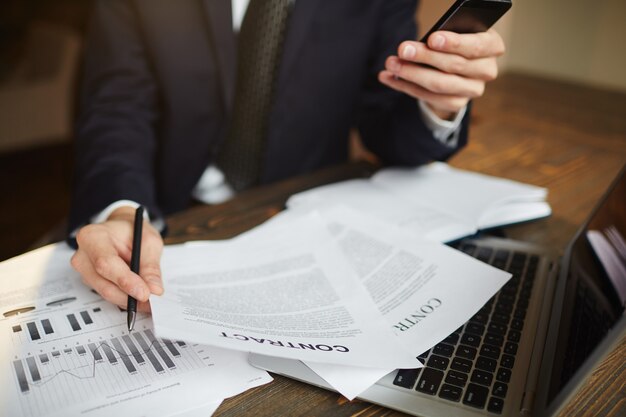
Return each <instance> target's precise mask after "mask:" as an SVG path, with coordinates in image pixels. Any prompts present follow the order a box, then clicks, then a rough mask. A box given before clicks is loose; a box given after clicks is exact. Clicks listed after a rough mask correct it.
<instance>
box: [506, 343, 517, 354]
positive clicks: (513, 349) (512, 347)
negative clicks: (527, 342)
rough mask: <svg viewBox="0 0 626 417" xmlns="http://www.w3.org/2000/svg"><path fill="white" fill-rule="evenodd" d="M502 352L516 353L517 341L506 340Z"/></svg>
mask: <svg viewBox="0 0 626 417" xmlns="http://www.w3.org/2000/svg"><path fill="white" fill-rule="evenodd" d="M504 353H507V354H509V355H515V354H516V353H517V343H513V342H506V344H505V345H504Z"/></svg>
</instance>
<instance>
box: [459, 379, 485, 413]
mask: <svg viewBox="0 0 626 417" xmlns="http://www.w3.org/2000/svg"><path fill="white" fill-rule="evenodd" d="M487 395H489V389H488V388H487V387H483V386H480V385H476V384H469V385H468V386H467V389H466V390H465V397H464V398H463V404H467V405H469V406H472V407H476V408H485V403H486V402H487Z"/></svg>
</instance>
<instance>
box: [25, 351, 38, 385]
mask: <svg viewBox="0 0 626 417" xmlns="http://www.w3.org/2000/svg"><path fill="white" fill-rule="evenodd" d="M26 364H27V365H28V370H29V371H30V376H31V377H32V378H33V382H37V381H41V374H39V368H37V362H35V358H33V357H32V356H29V357H28V358H26Z"/></svg>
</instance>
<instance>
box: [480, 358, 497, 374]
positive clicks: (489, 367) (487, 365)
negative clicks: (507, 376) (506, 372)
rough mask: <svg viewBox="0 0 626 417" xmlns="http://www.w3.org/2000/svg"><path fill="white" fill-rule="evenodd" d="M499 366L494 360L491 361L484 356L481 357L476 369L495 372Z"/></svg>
mask: <svg viewBox="0 0 626 417" xmlns="http://www.w3.org/2000/svg"><path fill="white" fill-rule="evenodd" d="M497 364H498V363H497V362H496V361H495V360H494V359H489V358H486V357H484V356H479V357H478V359H477V360H476V368H478V369H482V370H483V371H488V372H495V371H496V366H497Z"/></svg>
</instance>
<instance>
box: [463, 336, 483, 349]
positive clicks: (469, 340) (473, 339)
mask: <svg viewBox="0 0 626 417" xmlns="http://www.w3.org/2000/svg"><path fill="white" fill-rule="evenodd" d="M461 343H463V344H464V345H469V346H474V347H478V346H479V345H480V336H476V335H474V334H468V333H465V334H464V335H463V336H461Z"/></svg>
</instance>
